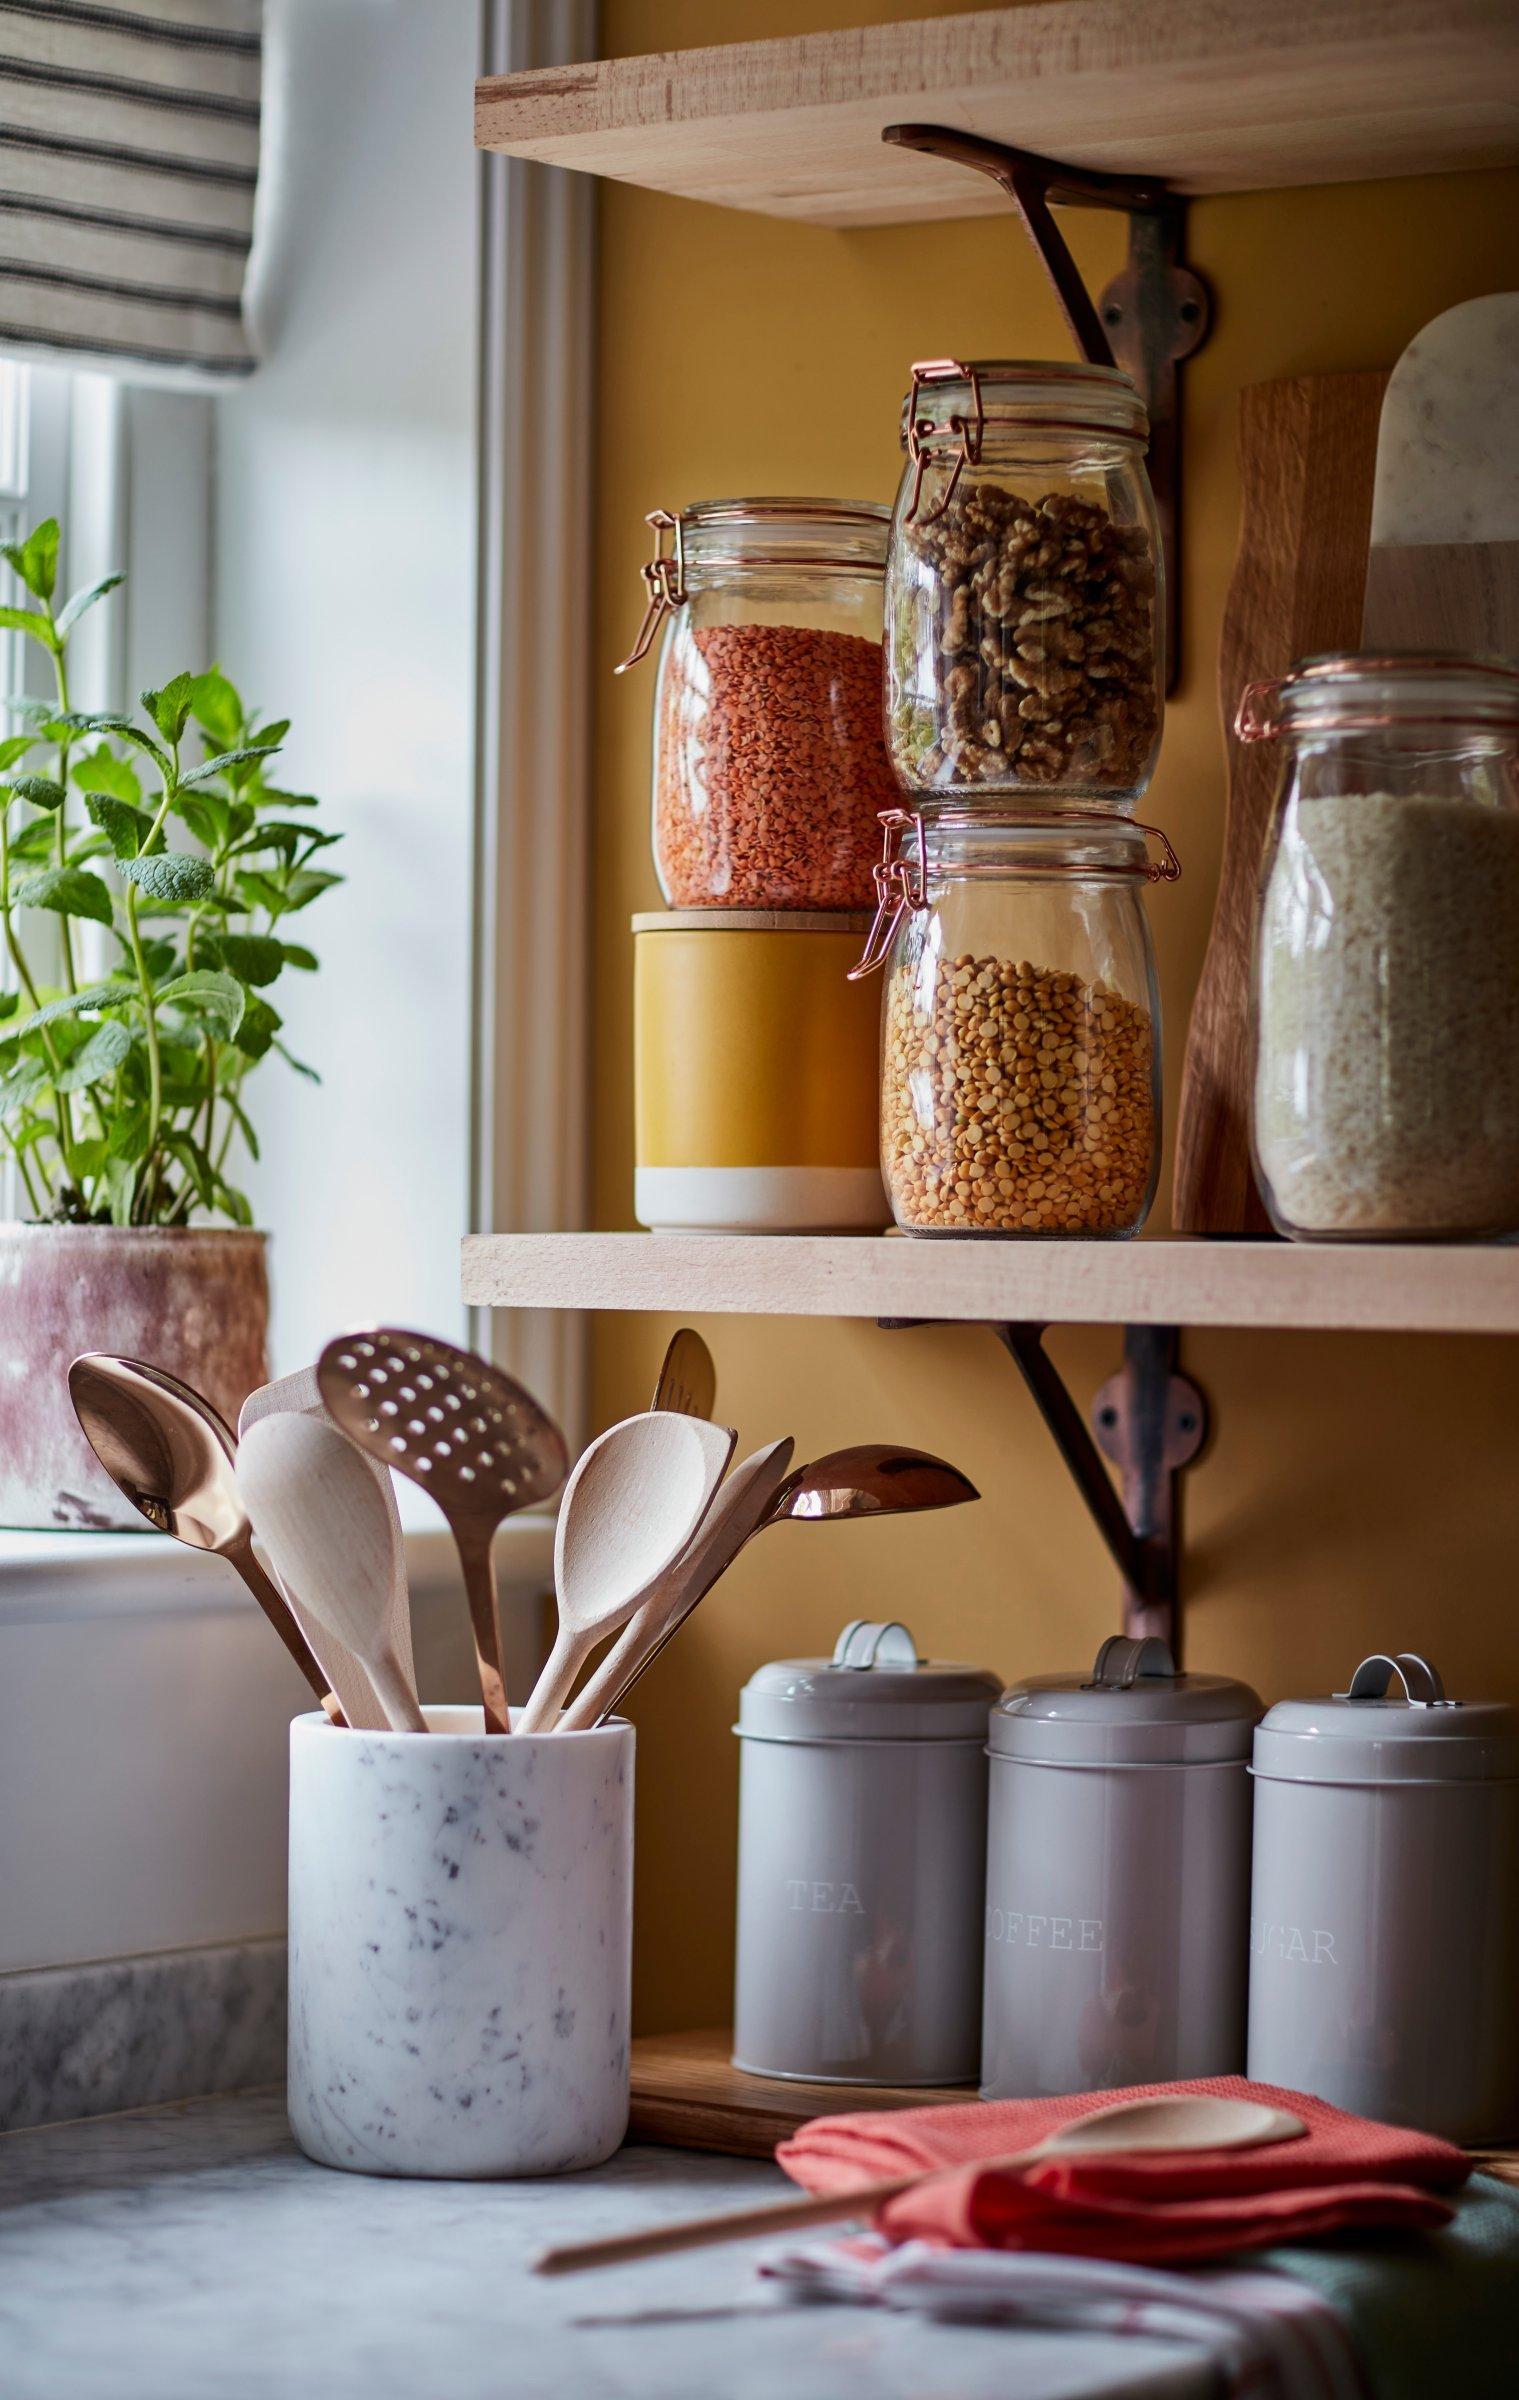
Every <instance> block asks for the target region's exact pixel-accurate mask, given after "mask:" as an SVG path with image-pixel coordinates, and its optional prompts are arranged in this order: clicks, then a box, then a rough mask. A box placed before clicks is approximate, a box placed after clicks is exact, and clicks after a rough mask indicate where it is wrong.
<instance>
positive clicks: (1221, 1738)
mask: <svg viewBox="0 0 1519 2400" xmlns="http://www.w3.org/2000/svg"><path fill="white" fill-rule="evenodd" d="M1260 1713H1261V1703H1260V1699H1259V1696H1258V1694H1256V1693H1255V1692H1253V1691H1252V1690H1251V1688H1250V1686H1249V1684H1248V1683H1236V1682H1235V1681H1234V1680H1233V1679H1232V1678H1231V1677H1229V1676H1227V1675H1183V1674H1180V1673H1179V1672H1178V1671H1177V1667H1176V1663H1175V1661H1174V1659H1173V1658H1172V1656H1171V1652H1170V1650H1169V1649H1168V1648H1167V1646H1166V1644H1165V1643H1164V1642H1162V1641H1157V1640H1155V1639H1154V1638H1153V1637H1152V1638H1150V1639H1149V1640H1146V1641H1135V1640H1131V1639H1130V1638H1129V1637H1128V1636H1127V1635H1124V1634H1115V1635H1113V1637H1112V1638H1111V1640H1109V1641H1106V1642H1104V1643H1103V1645H1102V1648H1101V1649H1100V1650H1099V1651H1098V1653H1097V1658H1096V1663H1095V1664H1094V1666H1093V1668H1092V1672H1091V1674H1090V1675H1039V1676H1034V1677H1031V1678H1030V1680H1029V1681H1028V1682H1027V1683H1020V1684H1016V1685H1015V1686H1014V1687H1013V1689H1012V1690H1011V1691H1010V1692H1006V1693H1004V1694H1003V1696H1002V1698H1001V1699H1000V1700H999V1701H998V1703H997V1705H996V1707H995V1708H994V1709H993V1711H992V1720H991V1733H990V1738H989V1748H990V1750H991V1754H992V1756H993V1758H1017V1759H1023V1760H1026V1761H1028V1762H1029V1763H1030V1764H1032V1765H1039V1766H1052V1767H1107V1766H1125V1765H1130V1766H1166V1765H1187V1766H1192V1765H1200V1766H1205V1765H1209V1764H1214V1763H1217V1762H1219V1761H1223V1760H1240V1761H1243V1760H1245V1759H1247V1758H1248V1757H1249V1756H1250V1740H1251V1735H1252V1732H1253V1730H1254V1727H1255V1725H1256V1723H1257V1721H1258V1719H1259V1717H1260Z"/></svg>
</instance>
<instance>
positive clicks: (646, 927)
mask: <svg viewBox="0 0 1519 2400" xmlns="http://www.w3.org/2000/svg"><path fill="white" fill-rule="evenodd" d="M871 923H872V919H871V915H870V911H869V909H863V908H851V909H822V908H819V909H810V910H809V909H798V908H655V909H645V910H642V911H640V912H639V914H637V915H636V916H635V917H634V919H633V931H634V932H635V933H868V932H869V930H870V926H871Z"/></svg>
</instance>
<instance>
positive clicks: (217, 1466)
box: [69, 1351, 347, 1724]
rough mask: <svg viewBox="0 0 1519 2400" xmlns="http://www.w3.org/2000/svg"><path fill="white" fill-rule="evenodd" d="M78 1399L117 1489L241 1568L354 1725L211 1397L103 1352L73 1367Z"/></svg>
mask: <svg viewBox="0 0 1519 2400" xmlns="http://www.w3.org/2000/svg"><path fill="white" fill-rule="evenodd" d="M69 1397H70V1399H71V1400H72V1401H73V1403H74V1414H75V1416H76V1417H77V1418H78V1419H79V1422H80V1425H81V1427H82V1428H83V1431H84V1438H85V1440H86V1441H87V1442H88V1443H89V1445H90V1448H91V1449H92V1450H93V1451H94V1453H95V1456H96V1457H97V1458H98V1459H99V1461H100V1463H101V1465H102V1466H103V1467H104V1469H105V1471H106V1473H107V1474H108V1475H109V1476H110V1478H111V1481H112V1482H113V1483H114V1484H115V1486H116V1488H117V1490H118V1491H119V1492H122V1493H124V1494H125V1496H126V1498H127V1499H128V1500H130V1501H131V1503H132V1506H133V1507H134V1508H135V1509H137V1510H138V1511H139V1512H140V1514H141V1515H143V1516H144V1517H146V1518H147V1521H148V1523H149V1524H150V1525H151V1526H152V1527H153V1528H154V1529H155V1531H156V1532H158V1533H166V1534H168V1535H169V1536H170V1537H171V1538H172V1539H173V1540H174V1541H176V1542H183V1543H185V1544H186V1546H187V1547H188V1548H189V1549H191V1550H208V1551H210V1552H211V1554H212V1556H213V1557H215V1558H224V1559H225V1560H226V1561H227V1564H228V1565H229V1566H230V1567H232V1568H234V1569H235V1570H236V1572H237V1573H238V1574H239V1575H240V1576H241V1577H242V1579H243V1581H244V1583H245V1584H246V1585H247V1587H248V1589H249V1591H250V1592H251V1593H252V1594H253V1597H254V1599H255V1600H256V1601H257V1602H258V1604H259V1607H260V1608H261V1609H262V1610H263V1612H264V1614H265V1616H266V1617H267V1618H268V1620H269V1622H270V1624H271V1625H272V1626H273V1627H274V1630H275V1632H276V1633H277V1634H278V1635H279V1637H280V1640H281V1641H282V1642H283V1643H284V1645H285V1648H286V1649H287V1650H288V1651H289V1653H290V1655H291V1657H292V1658H293V1659H294V1660H295V1663H296V1665H297V1666H298V1667H299V1668H300V1670H301V1673H302V1674H303V1675H304V1676H305V1678H306V1681H307V1682H308V1683H309V1684H310V1686H311V1688H312V1690H313V1691H314V1692H315V1693H316V1696H317V1698H318V1699H319V1700H320V1701H321V1702H322V1703H323V1705H324V1706H325V1708H326V1710H327V1713H328V1715H329V1716H330V1717H331V1718H332V1720H333V1722H334V1724H344V1723H346V1722H347V1720H346V1718H345V1717H344V1716H343V1713H342V1710H341V1708H340V1707H339V1705H338V1702H337V1701H336V1700H335V1699H334V1698H333V1696H332V1694H331V1693H330V1692H329V1691H328V1688H327V1677H326V1676H325V1675H324V1674H323V1672H322V1670H321V1668H320V1666H319V1665H318V1664H317V1661H316V1659H315V1657H314V1656H313V1655H312V1651H311V1647H310V1645H309V1643H308V1642H307V1640H306V1637H305V1635H304V1634H303V1633H302V1631H301V1629H300V1627H299V1625H297V1623H296V1621H295V1618H294V1617H293V1616H292V1615H291V1613H290V1610H289V1608H288V1607H287V1606H286V1603H285V1601H284V1600H283V1599H282V1597H281V1596H280V1594H279V1593H278V1592H277V1591H276V1590H275V1588H274V1585H273V1584H272V1583H271V1582H270V1580H269V1578H268V1576H267V1575H266V1574H265V1573H264V1570H263V1568H262V1567H261V1566H260V1565H259V1562H258V1560H257V1559H256V1558H255V1556H254V1554H253V1526H252V1523H251V1522H250V1519H249V1516H248V1511H247V1508H246V1507H245V1505H244V1502H243V1497H242V1494H241V1492H240V1491H239V1490H238V1487H237V1478H236V1476H235V1474H234V1472H233V1460H234V1458H235V1455H236V1446H235V1444H234V1442H233V1438H232V1430H231V1427H230V1426H228V1425H226V1424H224V1423H223V1421H222V1419H221V1418H220V1417H219V1416H218V1415H217V1412H216V1410H215V1409H214V1408H213V1407H212V1406H211V1403H210V1401H209V1400H203V1399H202V1398H201V1395H200V1393H199V1392H195V1391H192V1390H191V1389H190V1386H189V1385H188V1384H187V1383H181V1382H180V1381H179V1379H178V1377H177V1376H174V1375H170V1374H168V1373H167V1372H166V1371H165V1370H164V1369H163V1368H162V1367H149V1366H145V1365H143V1363H142V1362H141V1360H139V1359H135V1358H112V1357H108V1356H106V1355H105V1354H103V1353H101V1352H96V1351H90V1352H86V1354H85V1355H84V1357H82V1358H76V1359H75V1361H74V1363H73V1365H72V1366H71V1367H70V1369H69Z"/></svg>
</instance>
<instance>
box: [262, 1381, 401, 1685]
mask: <svg viewBox="0 0 1519 2400" xmlns="http://www.w3.org/2000/svg"><path fill="white" fill-rule="evenodd" d="M290 1415H299V1416H307V1417H322V1418H324V1419H327V1421H328V1422H329V1423H330V1421H331V1420H330V1419H328V1418H327V1410H326V1408H325V1406H324V1405H323V1402H322V1395H321V1393H320V1391H319V1390H318V1388H317V1380H316V1369H315V1367H298V1368H297V1369H296V1370H295V1373H294V1374H293V1375H281V1376H278V1377H277V1378H276V1379H275V1381H274V1382H273V1383H264V1384H260V1386H259V1388H258V1390H257V1391H256V1392H250V1393H249V1395H248V1397H247V1399H246V1400H245V1401H244V1402H243V1405H242V1410H241V1413H240V1414H239V1416H238V1420H237V1438H238V1440H239V1441H241V1440H242V1439H243V1437H244V1436H245V1434H246V1433H247V1431H248V1428H249V1426H250V1425H256V1424H257V1423H258V1422H259V1419H260V1418H261V1417H276V1416H290ZM369 1471H370V1473H371V1475H372V1476H373V1477H374V1480H375V1488H376V1490H377V1491H378V1492H379V1493H380V1495H381V1497H382V1499H383V1500H384V1503H385V1511H386V1514H387V1516H388V1517H389V1518H390V1523H391V1530H392V1532H393V1534H394V1535H395V1549H394V1557H395V1577H394V1581H393V1582H392V1584H391V1589H390V1602H389V1610H388V1615H389V1620H390V1630H391V1634H392V1637H393V1639H394V1641H395V1646H396V1656H397V1657H398V1658H399V1660H400V1661H401V1667H402V1671H403V1673H404V1674H405V1677H406V1680H407V1682H408V1683H409V1684H410V1686H411V1688H412V1691H413V1692H415V1691H416V1688H417V1677H416V1670H415V1668H414V1666H413V1664H412V1650H411V1597H410V1593H409V1592H408V1590H407V1584H406V1550H405V1544H404V1541H403V1538H402V1533H401V1514H400V1510H399V1509H398V1508H397V1506H396V1492H395V1485H394V1482H393V1481H392V1479H391V1474H390V1469H389V1468H388V1467H382V1466H381V1465H380V1463H379V1461H378V1459H371V1460H370V1462H369ZM285 1598H286V1599H287V1600H288V1602H289V1603H290V1609H291V1613H292V1615H293V1616H294V1618H295V1621H296V1623H297V1624H298V1625H299V1626H300V1629H301V1631H302V1632H303V1633H304V1634H305V1636H306V1639H307V1641H308V1642H309V1643H310V1644H311V1647H312V1649H313V1650H314V1651H315V1652H316V1654H317V1656H318V1658H319V1659H320V1660H321V1662H322V1665H323V1667H324V1668H325V1669H326V1672H327V1674H328V1675H329V1676H330V1677H331V1679H332V1688H333V1690H334V1691H335V1692H336V1693H337V1696H338V1698H339V1699H340V1700H341V1702H342V1704H343V1714H344V1716H345V1717H346V1718H347V1720H348V1722H349V1724H350V1725H352V1726H354V1727H355V1728H356V1729H358V1730H360V1731H368V1732H376V1731H383V1729H384V1728H385V1726H386V1725H388V1723H389V1721H390V1720H389V1718H388V1717H387V1716H386V1714H385V1711H384V1709H383V1708H382V1707H381V1706H380V1703H379V1701H378V1699H377V1698H376V1696H375V1692H374V1688H373V1686H372V1685H371V1683H370V1680H369V1677H368V1676H367V1675H366V1674H365V1672H364V1670H363V1668H362V1667H361V1666H360V1664H359V1662H358V1660H357V1659H356V1658H354V1657H352V1656H351V1655H350V1653H349V1652H348V1651H347V1650H345V1649H344V1647H343V1645H342V1643H341V1642H337V1641H334V1640H333V1638H332V1635H331V1634H330V1633H329V1632H328V1630H327V1628H326V1626H325V1625H319V1624H318V1623H317V1621H316V1619H315V1618H314V1617H311V1618H308V1616H307V1612H306V1604H305V1602H304V1600H303V1599H302V1597H301V1595H300V1593H299V1592H295V1591H290V1590H288V1589H287V1590H286V1592H285Z"/></svg>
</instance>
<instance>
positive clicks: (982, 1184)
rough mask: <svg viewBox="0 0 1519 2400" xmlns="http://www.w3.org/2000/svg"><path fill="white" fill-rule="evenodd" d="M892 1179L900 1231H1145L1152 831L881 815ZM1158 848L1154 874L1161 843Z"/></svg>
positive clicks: (1071, 821) (1150, 1175)
mask: <svg viewBox="0 0 1519 2400" xmlns="http://www.w3.org/2000/svg"><path fill="white" fill-rule="evenodd" d="M881 823H882V826H883V828H884V830H885V855H884V857H883V858H882V859H881V860H880V861H878V863H877V867H876V891H877V909H876V918H875V923H874V925H873V926H872V928H871V932H870V936H869V939H868V941H867V943H866V946H865V952H864V955H863V957H862V958H861V960H860V962H859V964H858V966H856V967H855V968H853V969H852V970H851V972H852V973H853V974H854V975H856V976H860V975H865V974H869V973H870V972H871V971H872V969H873V968H875V967H878V966H881V965H882V964H884V965H885V967H886V994H885V1001H884V1012H883V1013H884V1033H883V1044H882V1060H881V1168H882V1174H883V1176H884V1178H885V1183H886V1189H887V1193H888V1196H889V1198H890V1200H891V1205H892V1211H893V1214H894V1215H895V1218H896V1221H897V1223H898V1225H899V1226H901V1227H902V1229H903V1230H904V1232H907V1233H922V1234H990V1235H1003V1236H1007V1235H1012V1236H1024V1237H1028V1236H1040V1235H1044V1236H1050V1235H1054V1236H1063V1237H1066V1238H1071V1237H1079V1236H1095V1237H1098V1238H1106V1239H1108V1240H1122V1239H1124V1238H1126V1237H1127V1236H1128V1235H1130V1234H1134V1233H1137V1232H1138V1231H1139V1228H1140V1226H1141V1225H1142V1224H1143V1223H1144V1220H1145V1218H1146V1216H1147V1215H1148V1213H1149V1208H1150V1203H1151V1201H1152V1199H1153V1198H1154V1195H1155V1179H1156V1174H1157V1171H1158V1168H1159V1161H1160V1004H1159V999H1158V995H1157V992H1156V985H1155V957H1154V951H1153V947H1152V945H1151V940H1150V927H1149V919H1148V916H1147V913H1146V909H1145V903H1144V891H1145V886H1146V884H1147V883H1152V882H1157V881H1165V882H1171V881H1174V879H1175V878H1176V876H1177V875H1179V873H1180V872H1181V870H1180V867H1179V865H1178V863H1177V859H1176V853H1175V851H1174V850H1173V849H1172V847H1171V845H1170V843H1169V841H1168V840H1167V839H1166V837H1165V835H1164V834H1162V833H1159V832H1158V831H1157V829H1156V828H1154V827H1151V826H1146V825H1140V824H1136V823H1133V822H1131V821H1129V820H1126V819H1123V818H1116V819H1115V818H1110V817H1105V816H1101V815H1096V814H1086V813H1070V814H1066V815H1063V816H1050V817H1046V818H1045V819H1043V820H1042V821H1040V822H1038V823H1035V824H1030V823H1028V822H1027V821H1026V820H1025V819H1024V818H1023V817H1022V816H1020V815H1014V814H1011V813H1009V812H1008V811H1007V810H1006V809H1005V808H1004V810H1003V811H1001V812H996V811H992V810H989V809H987V808H986V807H985V806H984V805H983V806H982V807H981V808H978V809H975V810H957V811H941V813H940V814H939V815H937V816H935V817H931V818H929V817H925V816H924V815H923V813H922V812H921V811H908V810H906V809H900V808H899V809H888V810H884V811H883V812H882V817H881ZM1152 834H1153V835H1154V838H1155V839H1156V841H1157V842H1158V843H1159V845H1160V856H1159V859H1158V860H1157V861H1152V860H1151V858H1150V855H1149V849H1148V841H1149V837H1150V836H1151V835H1152Z"/></svg>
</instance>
